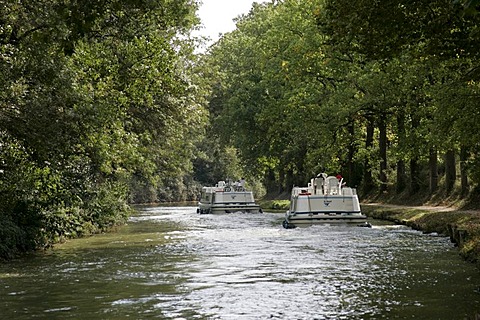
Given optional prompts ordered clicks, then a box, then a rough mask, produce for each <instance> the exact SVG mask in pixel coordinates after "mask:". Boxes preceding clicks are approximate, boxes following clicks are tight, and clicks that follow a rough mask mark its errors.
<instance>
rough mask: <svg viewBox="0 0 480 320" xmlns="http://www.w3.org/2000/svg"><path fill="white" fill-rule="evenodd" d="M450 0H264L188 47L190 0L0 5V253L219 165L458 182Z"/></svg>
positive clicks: (460, 39)
mask: <svg viewBox="0 0 480 320" xmlns="http://www.w3.org/2000/svg"><path fill="white" fill-rule="evenodd" d="M464 2H465V3H466V4H463V3H462V1H451V0H448V1H447V0H444V1H429V2H428V3H424V2H422V1H416V2H415V1H414V2H411V1H405V2H403V1H400V2H399V1H390V0H385V1H381V2H375V3H372V2H371V1H356V2H355V4H352V3H351V1H346V0H303V1H294V0H285V1H275V0H274V1H272V2H270V3H265V4H261V5H259V4H256V5H254V7H253V9H252V10H251V11H250V13H249V14H248V15H245V16H242V17H240V18H239V19H238V21H237V27H238V28H237V30H235V31H233V32H232V33H229V34H226V35H224V36H223V37H222V39H221V40H220V41H219V42H217V43H216V44H215V45H213V46H212V47H211V48H209V49H208V50H207V52H206V53H200V54H199V53H195V46H196V45H197V44H198V40H197V39H195V38H194V37H192V35H191V31H192V30H193V29H194V28H196V27H198V23H199V21H198V18H197V17H196V16H195V14H196V10H197V8H198V1H196V0H176V1H167V0H158V1H150V0H134V1H133V0H127V1H125V0H113V1H112V0H109V1H106V0H94V1H88V2H82V1H67V2H65V1H60V0H39V1H35V2H33V1H22V2H18V1H6V2H5V1H4V2H1V3H0V6H1V10H0V65H1V67H0V73H1V76H0V119H1V121H0V214H1V217H0V257H11V256H13V255H14V254H15V253H18V252H23V251H30V250H35V249H38V248H43V247H48V246H50V245H52V244H53V243H55V242H57V241H60V240H62V239H64V238H68V237H75V236H82V235H85V234H89V233H94V232H101V231H104V230H106V229H108V228H110V227H112V226H115V225H117V224H119V223H122V222H124V221H125V219H126V217H127V216H128V214H129V212H130V209H129V206H128V204H129V203H134V202H152V201H167V200H175V201H178V200H192V199H195V198H196V196H197V194H198V188H199V187H200V186H201V185H204V184H212V183H215V182H216V181H217V180H219V179H224V178H227V177H230V178H232V179H238V178H240V177H241V176H245V177H246V178H247V181H248V182H249V183H250V186H253V187H254V188H255V189H256V190H257V192H258V193H257V194H261V193H262V191H261V189H265V190H266V191H267V192H268V193H270V194H279V193H282V192H286V191H288V189H289V187H291V186H292V185H293V184H304V183H305V182H306V181H307V179H308V178H309V177H310V176H311V175H313V174H316V173H318V172H319V171H320V170H322V169H324V170H326V171H327V172H330V173H334V172H341V173H342V174H343V175H344V176H345V178H346V180H347V181H348V183H349V184H350V185H352V186H358V187H359V189H360V190H362V191H363V192H364V193H367V192H371V193H372V192H381V193H383V192H388V193H390V194H398V195H400V194H410V195H415V194H418V193H420V192H421V191H422V190H427V191H428V193H430V194H431V193H434V192H435V191H436V190H437V188H438V187H439V186H445V191H446V192H448V194H451V193H452V192H454V191H455V183H456V182H457V180H459V181H460V182H461V188H459V189H461V190H460V191H461V192H462V193H463V194H464V195H468V194H469V191H470V190H471V189H473V187H474V186H476V185H477V184H478V182H479V181H480V170H479V167H480V161H479V160H480V159H479V157H478V148H479V146H478V141H480V137H479V136H478V135H479V133H480V130H479V129H478V128H477V127H478V126H480V121H478V120H477V119H479V117H480V116H479V111H478V108H477V106H476V102H477V101H478V98H479V92H478V90H479V87H478V80H479V79H478V78H479V77H480V68H479V66H478V63H479V55H480V50H478V49H479V48H478V46H479V43H480V41H479V40H480V39H479V38H480V33H479V32H478V19H479V17H478V15H477V11H476V5H477V3H478V2H479V1H464ZM457 163H459V164H460V165H459V166H457ZM458 169H460V171H459V172H460V176H461V179H456V176H457V174H456V173H457V170H458ZM442 179H443V180H442ZM439 181H445V183H444V184H443V183H439ZM469 186H470V187H469Z"/></svg>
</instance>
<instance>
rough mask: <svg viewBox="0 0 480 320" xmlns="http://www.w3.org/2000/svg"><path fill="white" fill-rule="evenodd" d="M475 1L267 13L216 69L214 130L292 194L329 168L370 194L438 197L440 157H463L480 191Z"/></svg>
mask: <svg viewBox="0 0 480 320" xmlns="http://www.w3.org/2000/svg"><path fill="white" fill-rule="evenodd" d="M474 3H475V2H471V1H448V0H438V1H430V2H428V3H427V2H418V1H417V2H411V1H403V2H402V1H400V2H398V1H377V2H374V3H372V2H371V1H356V2H352V1H346V0H325V1H321V0H316V1H315V0H310V1H293V0H291V1H290V0H286V1H277V2H272V3H268V4H262V5H256V6H254V8H253V9H252V10H251V12H250V13H249V14H248V15H245V16H242V17H240V18H239V19H238V20H237V30H235V31H233V32H232V33H230V34H227V35H225V36H224V37H223V38H222V39H221V40H220V41H219V42H218V43H217V44H216V45H215V46H214V47H213V48H212V49H211V51H210V52H209V56H208V59H206V61H207V62H206V65H207V66H208V67H207V68H208V69H209V70H212V71H211V72H212V73H214V75H211V76H210V78H211V80H210V82H211V87H212V95H211V97H210V113H211V115H212V123H213V125H212V128H213V130H214V132H215V133H216V134H217V135H218V136H220V137H222V140H221V142H222V143H223V144H224V145H225V146H229V145H232V146H234V147H235V148H236V149H237V150H238V151H239V155H240V156H241V161H242V163H243V164H244V165H245V166H246V167H248V168H250V170H253V171H254V172H256V174H257V175H258V176H263V177H264V182H265V184H266V185H267V186H269V188H274V186H280V188H279V189H278V190H277V191H280V192H282V191H283V190H284V189H288V188H289V187H290V186H291V185H292V184H304V183H306V181H307V179H308V178H309V176H311V175H313V174H316V173H318V172H319V171H320V170H327V171H328V172H329V173H335V172H342V174H343V175H344V177H346V179H347V182H348V183H351V184H353V185H358V186H359V187H362V188H364V189H365V190H366V191H371V190H372V188H375V187H376V188H378V189H379V190H380V191H382V192H383V191H388V188H389V187H392V186H394V185H395V184H397V183H398V184H403V183H405V182H404V181H402V179H404V177H407V178H408V180H409V182H410V184H409V187H408V189H409V190H410V192H413V193H415V192H417V191H419V190H422V188H421V187H423V190H427V191H428V181H429V179H428V175H430V176H431V175H432V174H433V173H432V172H434V171H435V170H437V172H438V173H439V174H443V171H442V170H443V169H442V168H443V161H442V160H441V158H439V159H437V160H436V162H439V164H440V170H438V168H437V164H436V162H433V161H432V160H431V159H430V155H431V154H432V152H438V154H439V155H440V156H443V154H444V153H446V152H448V151H449V150H454V151H457V152H459V150H460V148H462V150H468V159H467V160H464V165H463V167H462V169H463V170H467V171H468V172H463V173H462V175H465V176H467V177H468V179H470V181H472V182H474V183H475V184H477V183H478V182H480V179H479V176H478V174H476V173H475V172H477V171H478V170H476V168H478V167H480V165H479V163H480V162H479V161H478V159H479V157H478V142H476V141H478V140H479V139H478V137H477V134H476V132H479V131H480V130H476V127H477V126H478V125H477V124H478V123H480V122H479V121H478V119H479V116H478V111H477V109H478V108H477V100H478V92H477V91H478V80H479V79H480V72H479V70H480V68H479V67H478V61H479V58H480V56H479V54H478V52H480V50H479V47H478V43H480V42H479V41H478V40H479V39H478V37H479V35H480V33H479V32H478V25H479V22H480V21H479V18H480V16H479V15H478V14H477V12H476V9H475V8H476V5H475V4H474ZM465 164H466V165H465ZM427 166H429V169H428V168H427ZM397 169H398V170H399V171H397ZM427 169H428V170H427ZM402 170H403V172H402ZM429 170H430V171H429ZM435 174H436V173H435ZM420 178H421V179H420ZM394 179H397V180H396V181H395V180H394ZM399 189H400V188H399ZM271 191H275V190H271Z"/></svg>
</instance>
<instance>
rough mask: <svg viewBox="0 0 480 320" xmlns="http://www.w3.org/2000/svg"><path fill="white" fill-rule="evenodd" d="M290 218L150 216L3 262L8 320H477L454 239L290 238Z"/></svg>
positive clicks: (473, 291)
mask: <svg viewBox="0 0 480 320" xmlns="http://www.w3.org/2000/svg"><path fill="white" fill-rule="evenodd" d="M282 219H283V215H282V214H279V213H264V214H242V213H235V214H227V215H198V214H197V213H196V209H195V207H144V208H141V209H139V211H138V213H137V214H136V215H135V216H133V217H132V218H131V219H130V221H129V224H128V225H127V226H125V227H122V228H120V229H119V230H118V232H116V233H112V234H103V235H97V236H94V237H90V238H85V239H78V240H72V241H69V242H67V243H65V244H62V245H60V246H58V247H56V248H55V250H53V251H51V252H49V253H47V254H42V255H36V256H31V257H27V258H24V259H21V260H15V261H11V262H8V263H6V264H2V265H0V319H476V316H477V315H478V314H480V272H479V271H478V269H476V268H475V267H474V266H473V265H471V264H469V263H467V262H464V261H463V260H462V259H461V258H460V257H459V255H458V252H457V251H456V249H455V248H454V247H453V245H452V244H451V243H450V242H449V240H448V238H445V237H440V236H435V235H426V234H422V233H421V232H417V231H413V230H411V229H409V228H407V227H404V226H398V225H393V224H389V223H386V222H382V221H375V220H373V221H371V223H372V225H373V227H372V228H361V227H357V226H347V225H340V226H339V225H322V226H312V227H307V228H297V229H288V230H287V229H284V228H283V227H282V226H281V222H282Z"/></svg>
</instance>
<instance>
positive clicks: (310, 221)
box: [284, 212, 367, 228]
mask: <svg viewBox="0 0 480 320" xmlns="http://www.w3.org/2000/svg"><path fill="white" fill-rule="evenodd" d="M366 221H367V216H365V215H363V214H361V213H360V212H339V213H334V212H303V213H295V214H291V213H287V214H286V216H285V221H284V227H286V228H292V227H301V226H311V225H314V224H332V223H355V224H359V223H365V222H366Z"/></svg>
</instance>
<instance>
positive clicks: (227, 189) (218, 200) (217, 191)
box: [197, 181, 262, 214]
mask: <svg viewBox="0 0 480 320" xmlns="http://www.w3.org/2000/svg"><path fill="white" fill-rule="evenodd" d="M233 212H247V213H261V212H262V209H261V208H260V206H259V205H258V204H256V203H255V199H254V198H253V192H252V191H248V190H246V189H245V188H244V186H243V185H242V184H240V185H233V184H231V183H225V181H219V182H218V183H217V184H216V185H215V187H203V188H202V194H201V195H200V201H199V202H198V208H197V213H200V214H204V213H233Z"/></svg>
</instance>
